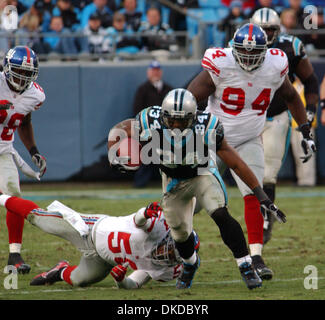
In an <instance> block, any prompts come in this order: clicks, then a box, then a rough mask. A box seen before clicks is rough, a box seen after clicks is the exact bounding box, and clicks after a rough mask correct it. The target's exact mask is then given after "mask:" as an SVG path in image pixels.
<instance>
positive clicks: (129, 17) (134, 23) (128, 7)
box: [119, 0, 142, 31]
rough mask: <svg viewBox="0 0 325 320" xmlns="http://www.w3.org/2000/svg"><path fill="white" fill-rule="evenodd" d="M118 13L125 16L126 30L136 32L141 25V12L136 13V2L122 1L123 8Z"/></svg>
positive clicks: (133, 0) (132, 0)
mask: <svg viewBox="0 0 325 320" xmlns="http://www.w3.org/2000/svg"><path fill="white" fill-rule="evenodd" d="M119 12H120V13H123V14H124V16H125V18H126V25H127V28H130V29H131V30H133V31H138V29H139V27H140V24H141V18H142V12H140V11H137V0H124V1H123V8H122V9H121V10H119Z"/></svg>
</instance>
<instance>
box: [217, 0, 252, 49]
mask: <svg viewBox="0 0 325 320" xmlns="http://www.w3.org/2000/svg"><path fill="white" fill-rule="evenodd" d="M229 8H230V11H229V14H228V16H227V17H226V18H225V19H224V20H223V21H222V22H221V23H220V27H219V30H221V31H224V32H225V44H226V46H227V44H228V42H229V41H230V40H231V39H232V37H233V36H234V32H235V30H236V29H237V27H238V26H239V25H240V24H242V23H243V21H244V20H246V19H248V17H247V16H246V15H245V14H244V11H243V8H242V2H241V1H240V0H236V1H232V2H231V4H230V7H229Z"/></svg>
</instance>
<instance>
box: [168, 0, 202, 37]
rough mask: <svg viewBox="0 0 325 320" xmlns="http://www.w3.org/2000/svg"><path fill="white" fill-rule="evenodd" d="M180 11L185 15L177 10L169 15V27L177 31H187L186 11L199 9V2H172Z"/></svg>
mask: <svg viewBox="0 0 325 320" xmlns="http://www.w3.org/2000/svg"><path fill="white" fill-rule="evenodd" d="M171 2H173V3H174V4H176V5H177V6H178V7H179V8H180V9H182V10H183V12H184V14H182V13H180V12H179V11H176V10H172V9H171V10H170V13H169V25H170V27H171V28H172V29H173V30H175V31H186V30H187V25H186V15H185V14H186V11H187V9H189V8H198V7H199V2H198V0H172V1H171Z"/></svg>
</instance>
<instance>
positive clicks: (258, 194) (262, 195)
mask: <svg viewBox="0 0 325 320" xmlns="http://www.w3.org/2000/svg"><path fill="white" fill-rule="evenodd" d="M252 191H253V192H254V195H255V196H256V198H257V200H258V201H259V202H262V201H264V200H268V199H269V197H268V196H267V194H266V193H265V192H264V190H263V189H262V187H261V186H258V187H255V188H254V189H253V190H252Z"/></svg>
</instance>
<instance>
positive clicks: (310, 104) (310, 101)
mask: <svg viewBox="0 0 325 320" xmlns="http://www.w3.org/2000/svg"><path fill="white" fill-rule="evenodd" d="M295 73H296V75H297V76H298V78H299V79H300V80H301V82H302V83H303V85H304V89H305V99H306V112H307V120H308V122H309V123H310V125H311V124H312V122H313V121H314V118H315V115H316V111H317V104H318V100H319V93H318V92H319V83H318V78H317V76H316V74H315V72H314V68H313V66H312V64H311V63H310V61H309V59H308V58H305V59H301V60H300V61H299V63H298V65H297V68H296V72H295Z"/></svg>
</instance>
